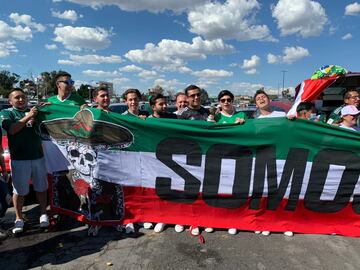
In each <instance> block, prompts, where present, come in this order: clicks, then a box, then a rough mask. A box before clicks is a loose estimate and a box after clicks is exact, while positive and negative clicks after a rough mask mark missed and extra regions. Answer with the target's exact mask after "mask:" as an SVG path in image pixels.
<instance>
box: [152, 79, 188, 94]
mask: <svg viewBox="0 0 360 270" xmlns="http://www.w3.org/2000/svg"><path fill="white" fill-rule="evenodd" d="M156 85H160V86H161V87H162V88H163V89H165V90H178V89H181V91H182V89H183V88H185V84H184V83H182V82H179V81H178V80H177V79H172V80H165V79H156V80H155V81H154V84H153V86H156Z"/></svg>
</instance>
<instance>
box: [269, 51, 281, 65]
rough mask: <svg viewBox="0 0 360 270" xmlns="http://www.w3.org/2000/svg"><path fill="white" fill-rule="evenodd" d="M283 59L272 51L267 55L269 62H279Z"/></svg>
mask: <svg viewBox="0 0 360 270" xmlns="http://www.w3.org/2000/svg"><path fill="white" fill-rule="evenodd" d="M280 61H281V56H276V55H274V54H272V53H269V54H268V55H267V62H268V63H269V64H276V63H279V62H280Z"/></svg>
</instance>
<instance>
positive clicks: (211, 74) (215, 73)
mask: <svg viewBox="0 0 360 270" xmlns="http://www.w3.org/2000/svg"><path fill="white" fill-rule="evenodd" d="M191 74H192V75H194V76H196V77H201V78H212V79H215V78H223V77H231V76H232V75H233V73H232V72H230V71H226V70H223V69H220V70H216V69H204V70H201V71H194V72H193V73H191Z"/></svg>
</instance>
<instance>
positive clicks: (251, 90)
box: [229, 82, 265, 96]
mask: <svg viewBox="0 0 360 270" xmlns="http://www.w3.org/2000/svg"><path fill="white" fill-rule="evenodd" d="M263 87H265V86H264V85H263V84H259V83H257V84H252V83H248V82H240V83H233V84H231V85H229V90H230V91H231V92H233V94H234V95H249V96H253V95H254V94H255V92H256V91H257V90H259V89H260V88H263Z"/></svg>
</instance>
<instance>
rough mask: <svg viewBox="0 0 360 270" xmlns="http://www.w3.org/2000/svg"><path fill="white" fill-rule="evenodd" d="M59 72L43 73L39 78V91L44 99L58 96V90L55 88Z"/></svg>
mask: <svg viewBox="0 0 360 270" xmlns="http://www.w3.org/2000/svg"><path fill="white" fill-rule="evenodd" d="M57 73H58V71H56V70H53V71H50V72H48V71H44V72H41V74H40V76H39V77H38V82H37V83H38V89H39V95H41V96H43V97H49V96H52V95H55V94H57V89H56V86H55V76H56V74H57Z"/></svg>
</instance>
